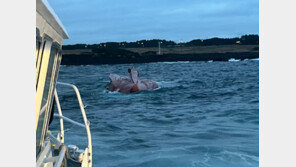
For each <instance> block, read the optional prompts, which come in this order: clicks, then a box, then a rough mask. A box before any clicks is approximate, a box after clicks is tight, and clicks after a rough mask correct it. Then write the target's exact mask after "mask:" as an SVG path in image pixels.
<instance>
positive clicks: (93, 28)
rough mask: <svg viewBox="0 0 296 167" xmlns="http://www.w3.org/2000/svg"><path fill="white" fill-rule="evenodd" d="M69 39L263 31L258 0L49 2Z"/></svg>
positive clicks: (175, 37) (184, 38)
mask: <svg viewBox="0 0 296 167" xmlns="http://www.w3.org/2000/svg"><path fill="white" fill-rule="evenodd" d="M48 2H49V4H50V5H51V7H52V8H53V9H54V11H55V12H56V14H57V15H58V16H59V18H60V20H61V21H62V23H63V24H64V27H65V28H66V30H67V32H68V34H69V36H70V39H68V40H65V41H64V44H76V43H87V44H94V43H100V42H111V41H114V42H121V41H137V40H141V39H166V40H173V41H175V42H180V40H182V41H190V40H192V39H205V38H211V37H238V36H241V35H244V34H258V33H259V1H258V0H48Z"/></svg>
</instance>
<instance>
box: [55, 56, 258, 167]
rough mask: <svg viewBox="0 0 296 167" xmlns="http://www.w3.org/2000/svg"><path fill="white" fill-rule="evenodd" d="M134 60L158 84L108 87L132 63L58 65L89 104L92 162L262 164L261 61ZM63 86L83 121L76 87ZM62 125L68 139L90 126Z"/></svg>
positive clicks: (66, 104)
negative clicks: (124, 90)
mask: <svg viewBox="0 0 296 167" xmlns="http://www.w3.org/2000/svg"><path fill="white" fill-rule="evenodd" d="M134 65H135V67H136V68H137V69H138V71H139V72H140V77H141V78H146V79H152V80H154V81H157V82H158V83H159V85H160V86H161V88H160V89H158V90H154V91H143V92H139V93H134V94H128V95H125V94H119V93H106V92H105V88H106V84H107V83H108V82H109V79H108V75H109V74H110V73H115V74H120V75H127V74H128V73H127V69H128V68H131V66H132V65H131V64H122V65H97V66H62V67H61V69H60V73H59V79H58V80H59V81H60V82H68V83H72V84H75V85H76V86H77V87H78V88H79V90H80V93H81V95H82V98H83V101H84V104H85V105H87V107H86V112H87V116H88V119H89V121H90V122H91V132H92V142H93V163H94V164H93V165H94V166H95V167H119V166H120V167H136V166H140V167H144V166H145V167H158V166H163V167H195V166H196V167H203V166H204V167H208V166H215V167H216V166H218V167H221V166H222V167H223V166H225V167H232V166H233V167H244V166H252V167H255V166H259V61H254V60H248V61H240V62H212V63H210V62H176V63H147V64H134ZM58 92H59V96H60V101H61V102H62V103H61V105H62V109H63V113H64V115H65V116H68V117H70V118H73V119H74V120H77V121H80V122H83V121H82V119H81V118H82V117H81V113H80V110H79V106H78V103H77V100H76V99H75V95H74V92H73V91H72V90H71V89H65V88H63V89H61V88H59V87H58ZM65 124H66V129H67V130H66V137H65V141H66V144H70V143H72V144H74V143H76V144H77V143H80V144H78V146H79V147H83V146H85V145H86V143H87V140H86V136H85V134H86V133H85V130H84V129H81V128H80V127H77V126H72V125H70V124H67V123H65ZM57 127H58V121H57V120H54V122H53V123H52V125H51V129H55V128H57ZM70 136H71V137H70Z"/></svg>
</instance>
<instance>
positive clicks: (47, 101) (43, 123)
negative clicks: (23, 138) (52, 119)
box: [36, 45, 58, 155]
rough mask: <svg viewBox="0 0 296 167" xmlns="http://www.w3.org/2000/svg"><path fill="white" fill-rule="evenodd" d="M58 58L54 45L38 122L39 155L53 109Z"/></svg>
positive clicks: (37, 146)
mask: <svg viewBox="0 0 296 167" xmlns="http://www.w3.org/2000/svg"><path fill="white" fill-rule="evenodd" d="M57 59H58V48H57V47H55V46H54V45H52V46H51V49H50V55H49V61H48V66H47V72H46V79H45V85H44V90H43V96H42V102H41V108H40V112H39V119H38V123H37V131H36V153H37V155H38V154H39V152H40V148H41V145H42V143H43V139H44V136H45V133H46V132H45V130H46V127H47V121H48V120H47V117H48V114H49V111H50V110H51V105H52V99H53V91H54V87H55V85H54V83H55V79H56V72H55V71H56V63H57Z"/></svg>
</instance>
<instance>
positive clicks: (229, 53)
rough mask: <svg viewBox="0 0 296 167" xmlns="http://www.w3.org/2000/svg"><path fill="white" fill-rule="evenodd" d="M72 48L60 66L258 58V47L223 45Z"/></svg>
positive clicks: (64, 54)
mask: <svg viewBox="0 0 296 167" xmlns="http://www.w3.org/2000/svg"><path fill="white" fill-rule="evenodd" d="M162 53H163V54H161V55H159V54H157V51H156V49H155V48H148V47H147V48H118V49H73V50H64V51H63V58H62V62H61V64H62V65H100V64H128V63H150V62H177V61H228V60H229V59H231V58H234V59H240V60H244V59H256V58H259V46H258V45H251V46H250V45H225V46H221V45H219V46H211V47H209V46H199V47H178V48H162Z"/></svg>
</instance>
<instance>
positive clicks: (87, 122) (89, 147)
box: [54, 82, 92, 167]
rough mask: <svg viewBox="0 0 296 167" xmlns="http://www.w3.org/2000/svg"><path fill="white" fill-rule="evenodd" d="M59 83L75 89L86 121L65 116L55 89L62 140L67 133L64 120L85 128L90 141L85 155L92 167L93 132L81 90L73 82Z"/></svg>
mask: <svg viewBox="0 0 296 167" xmlns="http://www.w3.org/2000/svg"><path fill="white" fill-rule="evenodd" d="M57 85H60V86H65V87H71V88H73V89H74V91H75V93H76V96H77V100H78V103H79V107H80V111H81V114H82V117H83V121H84V124H82V123H79V122H76V121H74V120H72V119H70V118H67V117H65V116H63V113H62V109H61V105H60V101H59V97H58V93H57V90H56V89H55V92H54V96H55V101H56V104H57V108H58V114H54V116H55V117H58V118H60V130H61V133H60V142H61V143H64V133H65V131H64V121H67V122H69V123H72V124H74V125H77V126H79V127H83V128H85V129H86V133H87V141H88V146H87V149H86V152H87V153H86V152H85V154H87V155H85V156H87V159H88V162H87V163H89V164H88V165H87V166H89V167H91V166H92V141H91V133H90V127H89V126H90V123H89V121H88V120H87V117H86V114H85V110H84V108H85V107H84V105H83V102H82V99H81V96H80V93H79V90H78V88H77V87H76V86H75V85H73V84H68V83H63V82H57ZM84 163H85V162H84Z"/></svg>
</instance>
